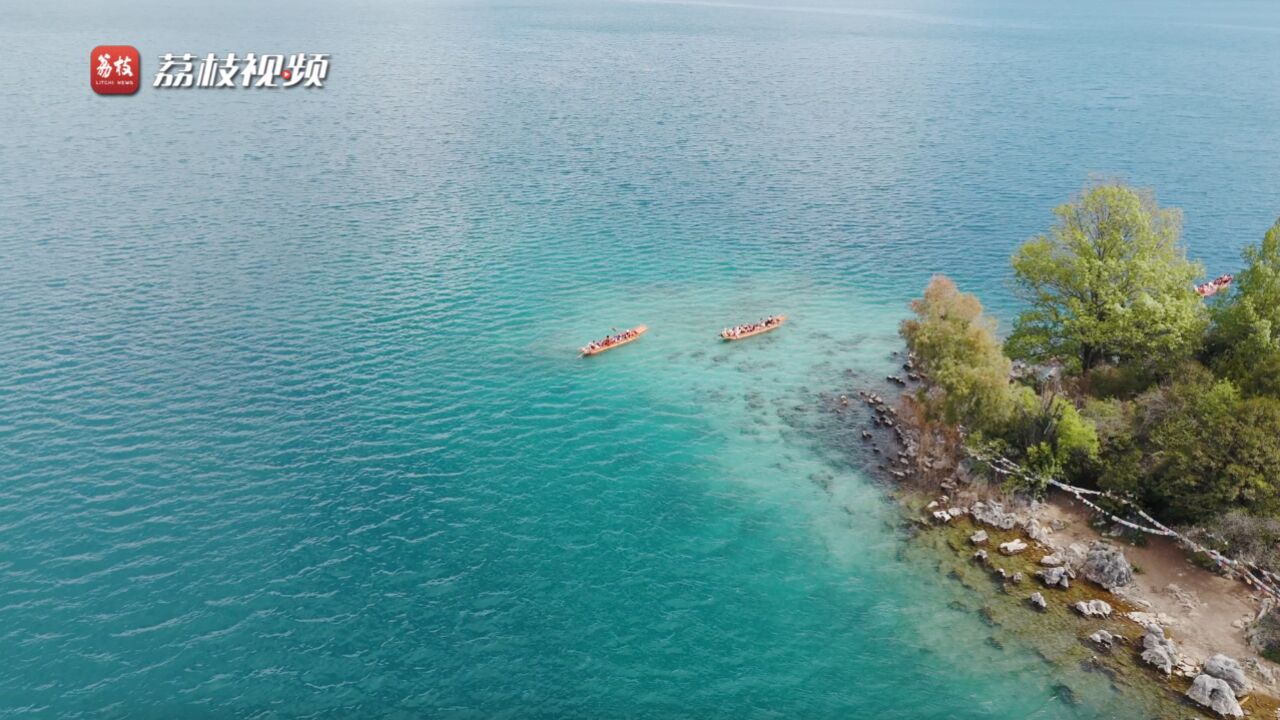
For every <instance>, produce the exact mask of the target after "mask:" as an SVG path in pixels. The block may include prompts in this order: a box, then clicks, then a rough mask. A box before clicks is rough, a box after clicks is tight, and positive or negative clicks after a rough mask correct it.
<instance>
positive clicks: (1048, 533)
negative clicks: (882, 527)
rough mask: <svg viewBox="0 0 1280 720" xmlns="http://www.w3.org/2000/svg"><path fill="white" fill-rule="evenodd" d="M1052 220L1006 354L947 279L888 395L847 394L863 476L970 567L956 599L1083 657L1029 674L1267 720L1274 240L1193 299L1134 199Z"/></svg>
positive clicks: (1275, 585)
mask: <svg viewBox="0 0 1280 720" xmlns="http://www.w3.org/2000/svg"><path fill="white" fill-rule="evenodd" d="M1054 214H1055V216H1056V218H1057V220H1056V222H1055V223H1054V224H1053V225H1052V227H1050V228H1049V230H1048V231H1047V232H1046V233H1044V234H1043V235H1040V236H1038V237H1036V238H1034V239H1031V240H1028V241H1027V242H1026V243H1024V244H1023V245H1022V246H1021V247H1019V248H1018V250H1017V251H1016V252H1015V253H1014V255H1013V257H1012V259H1011V264H1012V267H1013V271H1014V286H1015V292H1016V294H1017V295H1018V296H1019V297H1020V298H1021V299H1022V300H1023V303H1024V304H1023V307H1022V309H1021V311H1020V312H1019V313H1018V314H1017V316H1016V319H1015V321H1014V323H1013V329H1012V332H1010V333H1009V334H1008V336H1007V337H1004V338H1001V337H1000V335H999V334H998V333H997V323H996V322H995V320H994V319H993V318H991V317H989V316H986V315H985V314H984V311H983V307H982V303H981V302H980V301H979V300H978V298H977V297H975V296H974V295H971V294H967V293H964V292H961V291H960V289H959V288H958V287H957V286H956V284H955V282H954V281H952V280H951V279H949V278H947V277H946V276H943V275H935V276H934V277H933V279H932V280H931V281H930V282H929V284H928V286H927V287H926V288H925V290H924V293H923V296H922V297H921V298H919V299H917V300H914V301H913V302H912V303H911V310H912V317H910V318H908V319H907V320H905V321H903V322H902V324H901V326H900V335H901V336H902V338H903V340H904V341H905V344H906V354H905V362H903V363H902V370H903V371H905V377H904V376H903V375H890V376H889V377H888V378H887V380H888V381H890V382H891V383H893V384H894V385H896V386H897V389H898V390H899V391H900V392H901V394H900V395H899V397H898V398H896V399H895V398H893V397H892V396H893V392H890V391H888V390H886V391H884V393H885V396H886V397H889V398H890V399H888V400H886V399H885V397H882V396H881V395H880V394H878V393H877V392H876V391H875V389H866V388H864V389H863V390H862V391H861V397H862V399H863V401H864V404H865V406H866V407H867V408H869V409H870V418H869V423H868V424H867V425H866V426H865V427H864V428H863V429H862V432H861V435H862V438H863V440H864V442H865V443H866V444H868V446H869V448H870V451H871V455H872V456H874V457H876V458H878V459H877V460H876V461H874V463H873V464H875V466H876V467H877V469H879V470H881V471H883V472H884V473H885V474H887V475H888V476H889V477H892V478H893V479H895V480H897V481H899V485H900V486H901V487H904V488H909V489H912V490H913V491H914V492H915V493H918V494H921V495H922V496H923V501H922V502H920V503H919V505H920V506H922V507H920V508H919V509H920V510H921V512H920V514H919V515H918V516H916V517H915V518H913V520H914V521H915V522H916V523H917V525H918V526H919V527H920V528H921V532H922V534H925V535H932V536H938V535H939V534H940V535H941V537H942V538H943V542H942V544H941V545H940V546H939V547H940V549H945V550H950V551H952V552H955V553H958V554H960V555H961V556H965V557H967V558H968V559H969V560H971V562H970V563H969V565H968V566H966V567H964V568H956V567H952V568H951V570H950V574H951V575H952V576H953V577H956V578H957V579H960V580H961V582H963V583H966V584H967V585H968V586H969V587H972V588H974V589H975V590H981V589H983V588H982V586H983V583H984V581H985V583H986V584H987V585H990V584H991V583H995V585H996V586H997V587H996V589H997V590H998V591H999V592H1000V593H1002V594H1003V595H1005V596H1009V597H1015V598H1018V600H1019V605H1017V606H1016V609H1015V610H1011V611H1010V612H1008V613H1005V614H1004V615H1003V617H1004V618H1005V622H1006V623H1008V624H1009V625H1011V626H1018V627H1023V628H1026V629H1028V630H1029V631H1030V630H1035V629H1036V628H1037V626H1039V627H1040V628H1042V629H1047V628H1053V629H1054V631H1055V632H1065V633H1068V634H1070V635H1071V636H1072V637H1073V638H1077V639H1079V640H1080V641H1081V645H1080V646H1076V647H1073V646H1071V645H1063V644H1061V643H1059V644H1057V645H1056V646H1053V647H1052V648H1050V650H1049V651H1048V652H1046V653H1045V654H1046V657H1050V656H1056V657H1057V658H1059V659H1061V660H1062V661H1070V660H1071V659H1076V660H1078V661H1080V662H1082V663H1083V664H1084V665H1086V666H1088V667H1090V668H1095V669H1097V670H1099V671H1102V672H1104V673H1106V674H1108V675H1109V676H1110V675H1114V676H1116V677H1120V676H1122V675H1123V676H1125V677H1128V678H1130V680H1133V681H1137V680H1138V679H1139V678H1149V679H1151V680H1154V681H1156V682H1155V683H1153V684H1154V685H1155V686H1158V687H1162V688H1163V689H1164V690H1165V692H1164V695H1163V696H1161V697H1156V698H1154V700H1153V701H1154V702H1155V705H1149V706H1148V709H1149V710H1150V708H1156V707H1158V709H1156V710H1154V712H1155V713H1156V715H1157V716H1159V717H1165V716H1167V714H1169V713H1175V714H1182V713H1183V712H1184V709H1190V708H1194V709H1196V710H1198V711H1200V712H1202V713H1206V714H1209V715H1210V716H1213V715H1216V716H1220V717H1246V716H1252V717H1266V718H1268V720H1270V719H1271V718H1275V717H1280V715H1278V714H1277V712H1278V708H1280V700H1278V699H1277V698H1280V693H1278V692H1277V685H1276V680H1277V677H1278V676H1280V668H1277V667H1276V666H1275V665H1273V664H1272V663H1271V662H1268V661H1267V660H1265V659H1263V656H1267V657H1270V658H1272V659H1276V658H1280V613H1277V612H1275V609H1276V607H1277V605H1280V221H1278V222H1277V223H1276V224H1275V225H1273V226H1272V227H1271V229H1270V230H1268V231H1267V232H1266V234H1265V236H1264V238H1263V240H1262V242H1261V243H1259V244H1257V245H1253V246H1248V247H1246V248H1244V250H1243V252H1242V255H1243V258H1244V261H1245V266H1244V267H1243V268H1242V269H1241V270H1240V271H1239V272H1238V273H1237V274H1226V275H1222V276H1220V277H1219V279H1218V280H1217V281H1214V282H1213V283H1210V284H1208V285H1205V284H1199V285H1197V284H1196V278H1197V277H1201V276H1202V275H1203V272H1204V268H1203V266H1201V265H1199V264H1198V263H1194V262H1192V261H1190V260H1188V259H1187V257H1186V251H1185V249H1184V248H1183V247H1182V245H1181V242H1180V237H1179V236H1180V233H1181V214H1180V212H1179V211H1178V210H1177V209H1175V208H1164V207H1160V206H1159V205H1158V204H1157V203H1156V200H1155V196H1154V193H1151V192H1150V191H1146V190H1138V189H1134V188H1130V187H1127V186H1124V185H1122V184H1119V183H1102V184H1097V185H1093V186H1091V187H1088V188H1086V189H1085V190H1084V192H1082V193H1081V195H1080V196H1079V197H1077V198H1075V199H1073V200H1072V201H1071V202H1068V203H1066V204H1064V205H1061V206H1059V207H1058V208H1056V209H1055V210H1054ZM1237 278H1238V282H1237ZM1206 288H1207V289H1206ZM1210 298H1211V299H1210ZM895 354H896V353H895ZM886 440H887V441H888V442H887V443H886V442H885V441H886ZM911 505H912V503H911V501H908V506H909V507H910V506H911ZM913 509H916V508H914V507H913ZM1175 542H1176V543H1177V544H1174V543H1175ZM975 567H976V568H979V572H978V573H977V576H975V573H974V572H973V571H972V569H973V568H975ZM1215 573H1220V575H1218V574H1215ZM979 578H984V579H979ZM984 611H985V613H986V616H987V617H990V618H994V617H995V614H996V613H995V611H994V610H990V609H984ZM1018 613H1021V615H1019V614H1018ZM1034 613H1039V614H1041V615H1042V620H1040V621H1039V622H1038V623H1036V622H1030V621H1028V619H1027V618H1028V617H1034V615H1033V614H1034ZM993 622H994V620H993ZM1082 648H1083V649H1085V652H1086V653H1087V654H1086V655H1085V656H1084V657H1083V659H1080V657H1079V656H1080V653H1081V649H1082ZM1171 699H1176V700H1177V702H1176V703H1174V704H1172V705H1169V704H1167V703H1168V702H1169V701H1170V700H1171Z"/></svg>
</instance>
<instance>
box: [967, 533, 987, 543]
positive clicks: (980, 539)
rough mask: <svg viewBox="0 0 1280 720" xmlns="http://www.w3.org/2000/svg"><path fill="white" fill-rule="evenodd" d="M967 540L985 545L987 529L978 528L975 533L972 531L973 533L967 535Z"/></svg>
mask: <svg viewBox="0 0 1280 720" xmlns="http://www.w3.org/2000/svg"><path fill="white" fill-rule="evenodd" d="M969 542H971V543H973V544H974V545H986V544H987V531H986V530H979V531H978V532H976V533H974V534H972V535H970V536H969Z"/></svg>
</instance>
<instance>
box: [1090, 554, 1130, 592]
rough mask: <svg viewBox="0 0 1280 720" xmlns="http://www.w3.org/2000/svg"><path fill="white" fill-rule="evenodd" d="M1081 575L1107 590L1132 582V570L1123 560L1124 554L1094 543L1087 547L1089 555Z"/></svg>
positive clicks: (1126, 561) (1127, 562)
mask: <svg viewBox="0 0 1280 720" xmlns="http://www.w3.org/2000/svg"><path fill="white" fill-rule="evenodd" d="M1082 572H1083V574H1084V576H1085V577H1086V578H1088V579H1090V580H1092V581H1093V582H1095V583H1097V584H1099V585H1101V586H1102V587H1104V588H1106V589H1108V590H1114V589H1116V588H1119V587H1124V586H1125V585H1128V584H1129V583H1132V582H1133V568H1132V567H1131V566H1130V565H1129V561H1128V560H1126V559H1125V557H1124V553H1122V552H1120V550H1119V549H1117V548H1116V547H1115V546H1113V545H1109V544H1107V543H1103V542H1095V543H1094V544H1093V545H1091V546H1089V554H1088V555H1087V556H1086V557H1085V560H1084V569H1083V571H1082Z"/></svg>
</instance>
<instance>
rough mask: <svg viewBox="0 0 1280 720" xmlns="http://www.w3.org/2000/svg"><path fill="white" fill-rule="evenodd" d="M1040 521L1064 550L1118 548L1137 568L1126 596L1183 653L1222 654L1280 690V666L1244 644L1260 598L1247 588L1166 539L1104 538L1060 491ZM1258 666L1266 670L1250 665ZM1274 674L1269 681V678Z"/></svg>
mask: <svg viewBox="0 0 1280 720" xmlns="http://www.w3.org/2000/svg"><path fill="white" fill-rule="evenodd" d="M1037 514H1038V515H1039V516H1040V517H1041V518H1042V520H1041V522H1042V523H1043V524H1044V525H1045V526H1047V527H1050V528H1054V530H1053V533H1052V535H1050V538H1049V539H1050V540H1051V542H1052V543H1053V544H1054V545H1055V546H1058V547H1059V548H1063V547H1066V546H1068V545H1070V544H1071V543H1077V542H1078V543H1084V544H1086V545H1088V544H1089V543H1091V542H1094V541H1097V540H1106V541H1108V542H1111V543H1114V544H1117V545H1119V546H1120V547H1121V548H1122V549H1123V550H1124V554H1125V556H1126V557H1127V558H1128V559H1129V562H1130V563H1131V564H1133V566H1134V568H1135V574H1134V582H1133V585H1132V586H1130V587H1129V588H1126V589H1125V590H1124V592H1123V593H1122V595H1123V596H1124V597H1126V598H1127V599H1129V600H1130V601H1131V602H1133V603H1134V604H1135V605H1139V606H1142V607H1145V608H1147V609H1148V610H1149V611H1150V612H1152V613H1155V614H1157V615H1159V616H1164V617H1161V618H1160V621H1161V624H1162V625H1164V626H1165V627H1167V628H1168V629H1169V631H1170V634H1171V635H1172V636H1173V638H1174V639H1175V640H1176V641H1177V642H1178V647H1179V649H1180V650H1181V651H1182V652H1183V653H1184V654H1186V655H1187V656H1189V657H1191V658H1192V659H1194V660H1195V661H1196V662H1197V663H1203V662H1204V661H1205V660H1206V659H1208V658H1209V657H1211V656H1213V655H1215V654H1217V653H1222V654H1225V655H1229V656H1231V657H1233V658H1236V659H1237V660H1239V661H1240V662H1241V663H1242V664H1244V665H1245V666H1246V668H1247V669H1250V670H1251V672H1250V674H1251V675H1252V676H1253V680H1254V681H1255V682H1256V683H1257V684H1258V685H1259V686H1261V687H1262V688H1264V689H1266V690H1268V691H1269V692H1270V693H1271V694H1276V692H1277V690H1278V689H1280V686H1277V684H1276V679H1280V666H1277V665H1276V664H1274V663H1271V662H1268V661H1267V660H1264V659H1263V658H1261V657H1260V656H1259V655H1258V654H1257V653H1256V652H1255V651H1254V650H1253V648H1251V647H1250V646H1249V644H1248V642H1247V641H1246V639H1245V632H1244V631H1245V627H1246V626H1247V625H1248V623H1250V622H1252V621H1253V619H1254V618H1255V617H1256V616H1257V614H1258V610H1259V608H1260V605H1261V600H1262V597H1261V594H1260V593H1258V592H1255V591H1252V590H1250V589H1249V588H1248V587H1247V586H1246V585H1244V584H1243V583H1240V582H1237V581H1235V580H1231V579H1228V578H1225V577H1222V576H1221V575H1217V574H1214V573H1211V572H1209V571H1208V570H1204V569H1203V568H1200V567H1197V566H1196V565H1193V564H1192V563H1191V562H1190V560H1188V558H1187V554H1186V552H1185V551H1184V550H1183V549H1182V548H1181V547H1179V546H1178V545H1177V544H1176V543H1174V542H1173V541H1171V540H1169V539H1168V538H1163V537H1151V538H1150V539H1149V540H1148V542H1147V544H1145V545H1142V546H1137V545H1130V544H1128V543H1124V542H1121V541H1118V540H1116V539H1114V538H1104V537H1103V536H1102V535H1101V534H1100V533H1099V532H1098V531H1097V530H1096V529H1094V527H1093V526H1092V525H1090V524H1089V520H1090V515H1089V513H1088V510H1087V508H1085V507H1084V506H1083V505H1082V504H1080V503H1079V502H1077V501H1076V500H1075V499H1073V498H1071V497H1070V496H1068V495H1066V494H1064V493H1060V492H1055V493H1054V494H1053V495H1052V497H1051V498H1050V501H1049V502H1047V503H1045V504H1043V505H1041V506H1040V507H1039V508H1038V512H1037ZM1255 662H1256V663H1257V667H1258V668H1261V671H1260V672H1259V671H1257V670H1255V669H1254V668H1252V667H1251V666H1253V665H1254V663H1255ZM1268 675H1270V677H1268Z"/></svg>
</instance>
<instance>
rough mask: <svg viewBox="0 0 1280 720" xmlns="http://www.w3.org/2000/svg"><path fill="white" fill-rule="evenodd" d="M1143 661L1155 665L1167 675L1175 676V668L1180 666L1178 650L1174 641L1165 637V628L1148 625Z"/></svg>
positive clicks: (1143, 642) (1143, 643)
mask: <svg viewBox="0 0 1280 720" xmlns="http://www.w3.org/2000/svg"><path fill="white" fill-rule="evenodd" d="M1142 648H1143V650H1142V660H1143V662H1146V663H1147V664H1149V665H1155V666H1156V667H1157V668H1159V669H1160V671H1161V672H1163V673H1164V674H1165V675H1172V674H1173V666H1174V665H1177V664H1178V650H1177V648H1176V647H1174V645H1173V641H1172V640H1170V639H1169V638H1167V637H1165V636H1164V628H1162V627H1160V626H1159V625H1148V626H1147V632H1146V634H1145V635H1143V636H1142Z"/></svg>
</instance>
